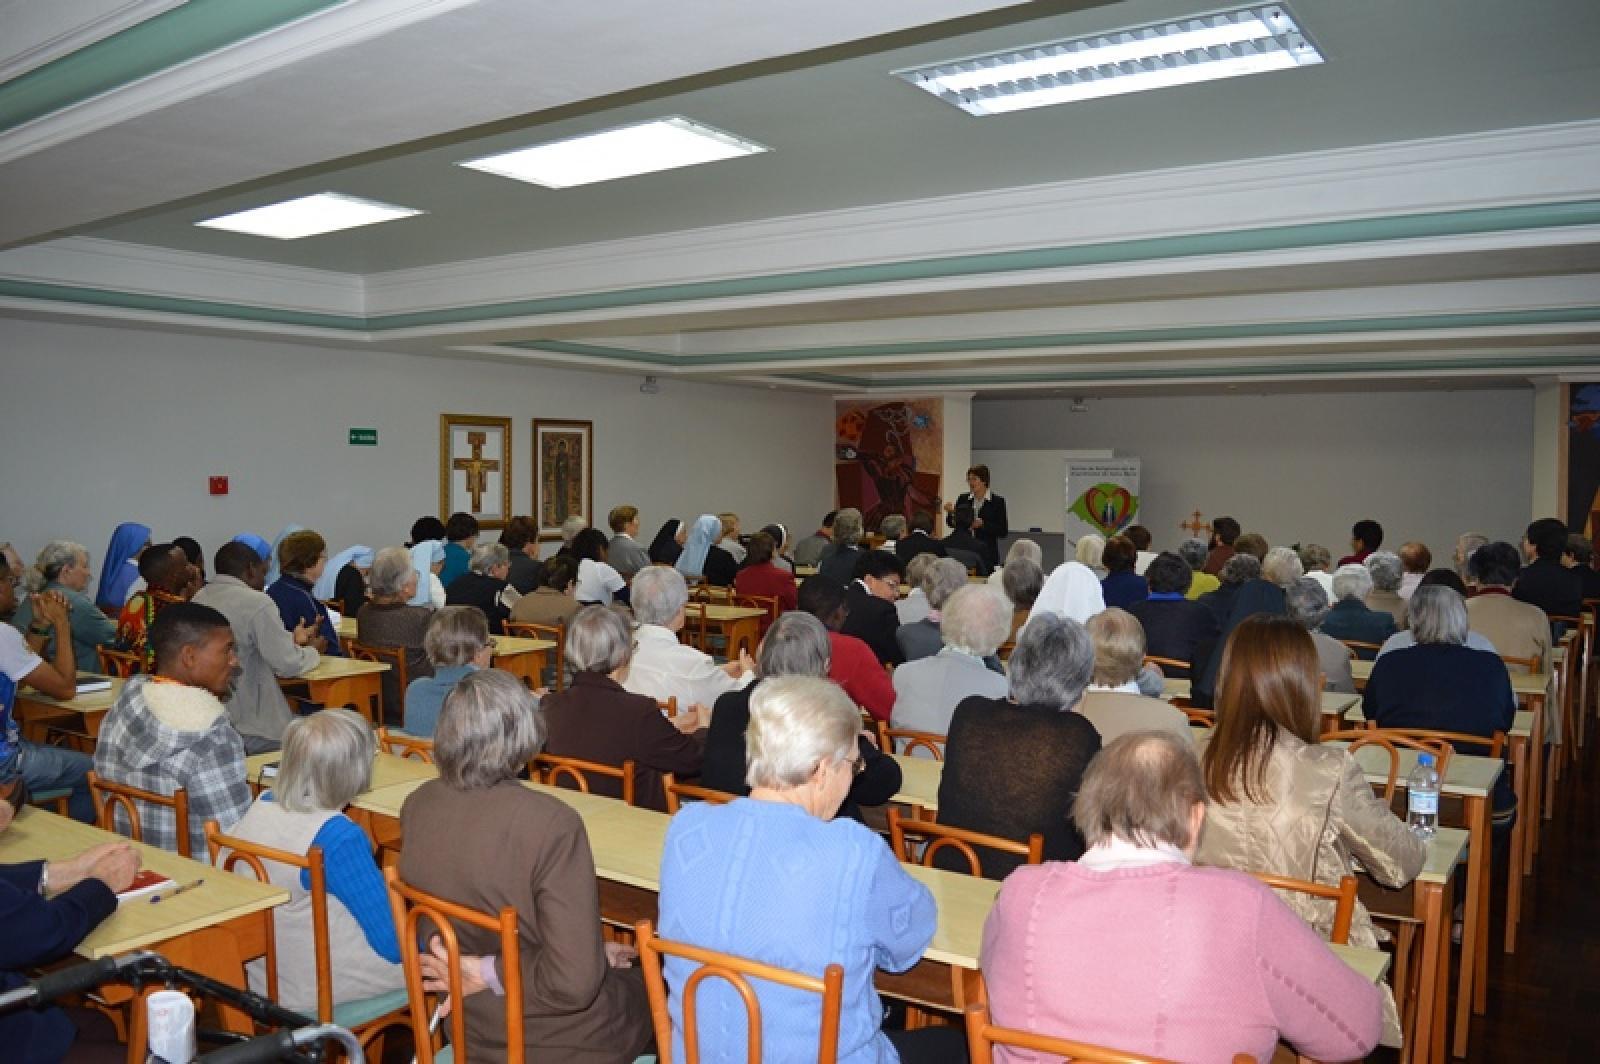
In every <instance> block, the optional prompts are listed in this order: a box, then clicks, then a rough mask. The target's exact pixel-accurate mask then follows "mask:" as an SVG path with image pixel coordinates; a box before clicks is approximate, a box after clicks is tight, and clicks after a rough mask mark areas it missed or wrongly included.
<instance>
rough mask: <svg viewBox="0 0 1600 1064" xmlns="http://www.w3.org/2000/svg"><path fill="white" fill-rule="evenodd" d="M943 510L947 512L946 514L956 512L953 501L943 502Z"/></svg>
mask: <svg viewBox="0 0 1600 1064" xmlns="http://www.w3.org/2000/svg"><path fill="white" fill-rule="evenodd" d="M944 512H945V513H947V514H953V513H955V512H956V504H955V503H953V502H947V503H945V504H944Z"/></svg>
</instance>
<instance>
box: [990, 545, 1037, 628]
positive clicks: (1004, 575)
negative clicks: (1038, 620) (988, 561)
mask: <svg viewBox="0 0 1600 1064" xmlns="http://www.w3.org/2000/svg"><path fill="white" fill-rule="evenodd" d="M1000 590H1001V591H1003V592H1004V593H1005V596H1006V601H1008V602H1010V603H1011V634H1010V635H1009V636H1007V637H1006V641H1007V642H1014V641H1015V640H1016V638H1017V633H1018V632H1020V631H1022V626H1023V625H1025V624H1027V623H1028V615H1029V614H1031V613H1032V612H1033V604H1034V603H1036V602H1038V601H1039V594H1040V592H1042V591H1043V590H1044V570H1043V569H1041V568H1039V563H1038V562H1036V561H1034V560H1033V559H1032V558H1026V557H1024V558H1013V559H1011V560H1010V561H1008V562H1006V564H1005V567H1004V568H1002V569H1001V570H1000Z"/></svg>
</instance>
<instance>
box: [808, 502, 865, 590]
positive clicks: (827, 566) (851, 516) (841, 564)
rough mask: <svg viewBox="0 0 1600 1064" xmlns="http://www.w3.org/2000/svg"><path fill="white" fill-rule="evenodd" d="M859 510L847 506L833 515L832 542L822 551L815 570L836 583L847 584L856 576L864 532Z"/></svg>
mask: <svg viewBox="0 0 1600 1064" xmlns="http://www.w3.org/2000/svg"><path fill="white" fill-rule="evenodd" d="M865 531H866V529H865V526H864V525H863V524H862V519H861V511H860V510H858V509H856V508H855V507H854V506H847V507H845V508H844V509H843V510H840V511H839V512H838V513H836V514H834V515H833V542H832V543H831V544H829V545H828V546H827V547H826V548H825V549H824V550H823V552H822V560H821V561H820V562H818V563H817V572H818V574H819V575H821V576H825V577H827V578H828V579H829V580H832V581H834V582H836V583H840V584H844V585H846V586H849V583H850V581H852V580H854V579H855V578H856V559H857V558H858V557H859V556H860V554H861V551H862V547H861V537H862V536H863V535H864V534H865Z"/></svg>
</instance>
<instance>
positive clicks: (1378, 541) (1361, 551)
mask: <svg viewBox="0 0 1600 1064" xmlns="http://www.w3.org/2000/svg"><path fill="white" fill-rule="evenodd" d="M1381 546H1383V526H1382V525H1380V524H1378V522H1376V521H1372V520H1363V521H1357V522H1356V523H1355V525H1354V526H1352V527H1351V529H1350V553H1349V554H1346V555H1345V556H1344V557H1343V558H1340V559H1339V568H1341V569H1342V568H1344V567H1345V566H1346V565H1364V564H1366V561H1367V557H1368V556H1369V555H1371V554H1372V552H1373V551H1375V550H1377V549H1378V548H1379V547H1381Z"/></svg>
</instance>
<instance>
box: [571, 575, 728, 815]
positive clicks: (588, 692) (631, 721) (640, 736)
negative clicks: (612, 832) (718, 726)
mask: <svg viewBox="0 0 1600 1064" xmlns="http://www.w3.org/2000/svg"><path fill="white" fill-rule="evenodd" d="M632 657H633V633H632V632H631V631H629V629H628V619H627V618H626V617H624V616H623V615H622V614H620V613H618V612H617V611H615V610H611V609H607V608H606V607H604V606H585V607H584V608H583V609H581V610H579V611H578V615H577V616H576V617H574V618H572V620H571V621H570V622H569V623H568V624H567V650H566V660H567V664H568V665H569V666H571V667H572V669H573V670H574V675H573V677H572V682H571V683H570V684H569V685H567V687H566V689H565V690H563V691H557V692H555V693H553V694H549V695H546V696H545V698H544V702H543V704H542V706H541V711H542V712H543V713H544V719H545V727H546V729H547V731H548V733H547V735H546V737H545V743H544V749H545V752H546V753H548V754H554V755H556V756H558V757H576V758H580V759H582V760H584V761H594V762H598V763H599V764H602V765H611V766H613V767H621V765H622V763H623V762H624V761H632V762H633V764H634V795H635V802H636V804H638V805H639V806H642V807H643V808H645V809H655V810H658V811H660V812H665V811H666V809H667V793H666V790H665V789H664V788H663V787H662V785H661V776H662V773H667V772H670V773H672V774H674V775H676V776H698V775H699V774H700V765H701V762H702V761H703V760H704V757H705V753H704V750H705V727H706V724H707V721H708V718H709V716H710V714H709V713H708V712H707V711H706V709H705V707H703V706H680V708H679V710H678V715H677V716H676V717H675V718H673V719H672V720H670V721H669V720H668V719H667V718H666V716H665V714H663V713H662V712H661V709H660V707H659V706H657V705H656V700H655V699H654V698H651V697H650V696H648V695H638V694H633V693H632V692H630V691H628V690H626V689H625V688H624V687H623V686H622V678H623V677H625V676H627V674H628V664H629V661H630V660H631V659H632ZM724 697H726V696H724ZM588 783H589V790H590V791H591V792H592V793H594V794H603V795H606V796H608V797H611V798H621V797H622V781H621V780H618V779H614V778H612V777H610V776H601V775H596V774H590V775H589V776H588Z"/></svg>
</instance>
